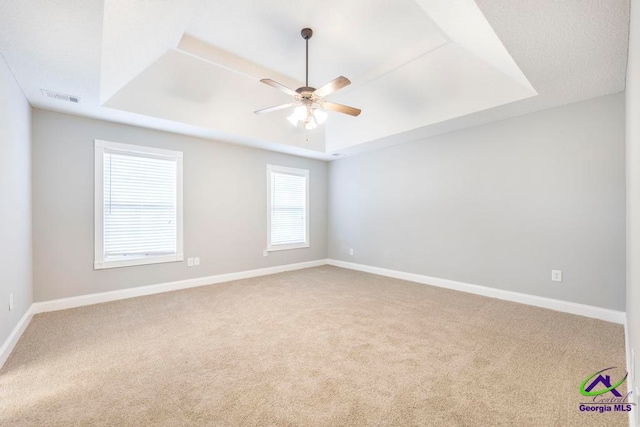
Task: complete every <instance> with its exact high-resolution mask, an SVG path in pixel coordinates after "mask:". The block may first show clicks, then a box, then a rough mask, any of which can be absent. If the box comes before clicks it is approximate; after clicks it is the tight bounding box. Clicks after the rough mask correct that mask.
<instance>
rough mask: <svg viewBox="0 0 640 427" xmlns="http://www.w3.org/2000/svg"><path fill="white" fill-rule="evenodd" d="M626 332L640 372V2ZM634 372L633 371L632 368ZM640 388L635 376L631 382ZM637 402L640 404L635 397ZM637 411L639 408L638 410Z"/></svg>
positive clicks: (635, 27)
mask: <svg viewBox="0 0 640 427" xmlns="http://www.w3.org/2000/svg"><path fill="white" fill-rule="evenodd" d="M626 99H627V328H628V333H629V343H628V344H629V347H630V348H632V349H634V350H635V354H636V360H635V361H634V363H635V366H636V369H635V372H637V370H638V369H640V1H639V0H632V1H631V29H630V33H629V62H628V65H627V90H626ZM629 370H631V367H629ZM631 380H632V381H633V383H634V384H635V385H636V387H637V386H638V385H640V376H639V375H638V374H637V373H636V374H635V378H632V379H631ZM634 395H635V401H636V402H638V396H637V395H636V393H634ZM636 410H638V408H637V407H636Z"/></svg>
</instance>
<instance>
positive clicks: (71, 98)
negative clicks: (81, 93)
mask: <svg viewBox="0 0 640 427" xmlns="http://www.w3.org/2000/svg"><path fill="white" fill-rule="evenodd" d="M40 92H42V95H44V96H46V97H47V98H53V99H59V100H61V101H67V102H71V103H73V104H80V98H78V97H77V96H73V95H65V94H64V93H58V92H52V91H50V90H46V89H40Z"/></svg>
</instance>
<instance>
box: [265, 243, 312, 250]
mask: <svg viewBox="0 0 640 427" xmlns="http://www.w3.org/2000/svg"><path fill="white" fill-rule="evenodd" d="M308 247H309V243H292V244H289V245H276V246H267V252H277V251H288V250H290V249H304V248H308Z"/></svg>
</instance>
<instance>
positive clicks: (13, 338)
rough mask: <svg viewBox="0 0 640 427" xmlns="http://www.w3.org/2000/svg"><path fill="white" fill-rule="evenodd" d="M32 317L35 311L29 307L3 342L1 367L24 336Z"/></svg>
mask: <svg viewBox="0 0 640 427" xmlns="http://www.w3.org/2000/svg"><path fill="white" fill-rule="evenodd" d="M32 317H33V312H32V311H31V307H29V309H27V311H26V312H25V313H24V314H23V315H22V317H21V318H20V321H19V322H18V324H17V325H16V327H15V328H13V331H11V334H10V335H9V337H8V338H7V339H6V340H5V342H4V343H2V347H0V369H1V368H2V366H3V365H4V362H6V361H7V359H8V358H9V355H10V354H11V352H12V351H13V349H14V347H15V346H16V344H17V343H18V340H20V337H21V336H22V334H23V333H24V331H25V330H26V329H27V326H29V322H31V318H32Z"/></svg>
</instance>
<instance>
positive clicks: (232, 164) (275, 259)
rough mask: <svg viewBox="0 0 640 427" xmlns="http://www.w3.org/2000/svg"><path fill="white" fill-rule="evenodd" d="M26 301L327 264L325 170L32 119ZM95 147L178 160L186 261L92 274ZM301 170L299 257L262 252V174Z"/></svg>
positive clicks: (45, 116) (233, 150)
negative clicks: (304, 202) (306, 234)
mask: <svg viewBox="0 0 640 427" xmlns="http://www.w3.org/2000/svg"><path fill="white" fill-rule="evenodd" d="M32 132H33V171H34V173H33V209H34V215H33V228H34V236H35V239H34V270H33V271H34V300H35V301H45V300H50V299H55V298H64V297H71V296H76V295H83V294H91V293H95V292H104V291H111V290H116V289H123V288H130V287H136V286H144V285H149V284H156V283H164V282H170V281H174V280H182V279H188V278H195V277H203V276H209V275H214V274H220V273H230V272H235V271H244V270H251V269H256V268H262V267H269V266H276V265H281V264H289V263H297V262H303V261H311V260H317V259H324V258H326V253H327V244H326V197H327V188H326V182H327V177H326V174H327V164H326V163H325V162H322V161H318V160H311V159H305V158H301V157H295V156H289V155H285V154H278V153H274V152H268V151H263V150H258V149H253V148H247V147H241V146H237V145H230V144H224V143H217V142H212V141H208V140H203V139H198V138H191V137H186V136H179V135H175V134H169V133H165V132H158V131H152V130H148V129H142V128H137V127H132V126H126V125H120V124H115V123H108V122H103V121H99V120H92V119H87V118H80V117H75V116H70V115H65V114H60V113H54V112H49V111H43V110H37V109H34V110H33V126H32ZM94 139H104V140H108V141H116V142H123V143H131V144H139V145H149V146H154V147H159V148H166V149H173V150H181V151H183V152H184V233H185V234H184V254H185V258H186V257H193V256H199V257H200V266H197V267H189V268H188V267H187V263H186V260H185V261H184V262H180V263H166V264H155V265H145V266H135V267H124V268H113V269H106V270H98V271H95V270H93V250H94V247H93V220H94V218H93V203H94V195H93V181H94V165H93V163H94V160H93V156H94V146H93V144H94V143H93V140H94ZM268 163H273V164H277V165H282V166H290V167H298V168H305V169H309V170H310V222H311V224H310V229H311V231H310V243H311V247H310V248H307V249H294V250H289V251H279V252H271V253H270V254H269V256H268V257H266V258H265V257H263V255H262V250H263V249H264V248H265V247H266V239H267V230H266V226H267V213H266V203H267V202H266V200H267V196H266V165H267V164H268Z"/></svg>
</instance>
